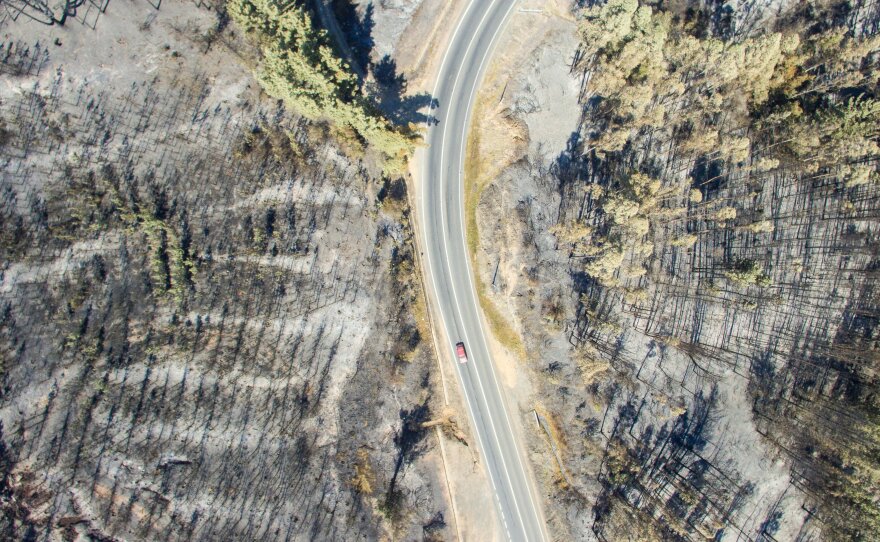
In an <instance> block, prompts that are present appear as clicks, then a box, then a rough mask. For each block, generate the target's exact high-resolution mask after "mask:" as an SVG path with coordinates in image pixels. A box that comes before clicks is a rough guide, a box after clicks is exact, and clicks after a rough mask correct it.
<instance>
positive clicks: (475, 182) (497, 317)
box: [464, 100, 526, 359]
mask: <svg viewBox="0 0 880 542" xmlns="http://www.w3.org/2000/svg"><path fill="white" fill-rule="evenodd" d="M484 109H485V108H484V106H483V104H481V103H480V102H479V100H478V101H477V103H476V104H475V105H474V112H473V116H472V118H473V119H479V118H482V112H483V110H484ZM487 169H488V167H487V164H485V163H484V161H483V160H482V159H481V157H480V128H479V126H478V125H477V123H476V122H473V123H472V124H471V126H470V129H469V131H468V140H467V152H466V155H465V162H464V215H465V231H466V234H467V247H468V252H469V253H470V258H471V265H472V267H473V269H475V270H476V269H478V267H477V248H478V247H479V244H480V230H479V226H478V225H477V205H478V204H479V202H480V194H482V193H483V189H485V188H486V186H488V185H489V183H490V182H491V180H492V176H491V175H489V174H488V173H487ZM474 284H475V286H476V289H477V296H478V297H479V299H480V306H481V307H482V308H483V314H484V315H485V316H486V320H488V322H489V326H490V327H491V328H492V333H493V334H494V335H495V338H496V339H498V341H499V342H500V343H501V344H502V345H504V347H506V348H507V349H509V350H510V351H511V352H513V353H514V354H515V355H516V356H518V357H519V359H525V357H526V350H525V346H524V345H523V341H522V337H520V335H519V333H517V331H516V330H515V329H514V328H513V326H512V325H511V324H510V322H509V321H508V320H507V318H506V317H505V316H504V315H503V314H502V313H501V311H500V310H499V309H498V307H497V306H496V305H495V304H494V303H493V302H492V300H491V299H489V296H488V294H487V292H486V285H485V284H483V280H482V278H481V277H480V273H479V272H478V271H475V272H474Z"/></svg>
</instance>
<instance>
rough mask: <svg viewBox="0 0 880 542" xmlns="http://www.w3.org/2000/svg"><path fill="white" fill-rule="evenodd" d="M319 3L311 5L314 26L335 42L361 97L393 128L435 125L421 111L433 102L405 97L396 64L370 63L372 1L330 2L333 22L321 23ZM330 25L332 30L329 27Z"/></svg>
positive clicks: (434, 102) (319, 0) (387, 61)
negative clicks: (358, 80) (354, 76)
mask: <svg viewBox="0 0 880 542" xmlns="http://www.w3.org/2000/svg"><path fill="white" fill-rule="evenodd" d="M322 1H324V0H312V2H311V3H312V5H313V8H314V10H315V13H316V15H318V17H316V19H315V23H316V24H320V25H321V26H322V27H324V29H325V30H327V32H328V34H329V37H330V38H331V39H332V40H333V41H334V42H336V46H337V49H338V50H339V51H340V53H341V54H342V55H343V56H344V57H346V60H348V61H349V62H350V63H351V64H352V67H353V69H354V71H355V72H358V75H359V76H360V77H362V81H361V84H362V85H363V87H364V88H363V90H364V94H365V95H366V96H367V98H369V100H370V101H371V102H372V104H373V106H374V107H375V108H376V109H377V110H378V111H380V112H381V113H382V114H383V115H384V116H385V118H387V119H388V120H389V121H390V122H391V123H392V124H394V125H395V126H401V127H407V126H409V125H410V124H418V123H422V122H424V123H427V124H429V125H433V124H437V119H436V118H435V117H433V116H432V115H430V113H426V112H424V109H425V108H428V111H430V110H432V109H435V108H436V107H437V106H438V103H437V100H435V99H434V98H432V97H431V95H430V94H428V93H426V92H423V93H420V94H415V95H408V96H407V95H406V92H407V81H406V78H405V77H404V76H403V75H402V74H400V73H398V72H397V63H396V62H395V61H394V59H392V58H391V56H390V55H385V56H384V57H382V59H381V60H379V61H378V62H375V63H374V62H373V60H372V56H373V52H374V49H375V45H376V43H375V40H374V39H373V28H374V27H375V24H376V23H375V21H374V8H373V2H369V3H368V4H367V5H366V7H364V8H363V9H359V7H358V3H357V2H356V1H355V0H331V1H330V2H327V4H329V6H330V7H331V8H332V16H333V18H334V19H335V21H325V20H324V19H322V14H323V15H326V14H327V11H328V10H326V9H324V11H323V12H322V6H326V5H327V4H322ZM334 24H335V25H336V27H337V28H336V29H334V28H331V26H333V25H334ZM335 30H338V31H335ZM340 34H341V35H340ZM340 40H344V43H339V41H340Z"/></svg>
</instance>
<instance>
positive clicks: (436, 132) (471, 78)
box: [417, 0, 547, 541]
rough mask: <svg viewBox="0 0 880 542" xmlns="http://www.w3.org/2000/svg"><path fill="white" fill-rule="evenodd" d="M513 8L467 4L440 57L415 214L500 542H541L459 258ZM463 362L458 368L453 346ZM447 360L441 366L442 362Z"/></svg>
mask: <svg viewBox="0 0 880 542" xmlns="http://www.w3.org/2000/svg"><path fill="white" fill-rule="evenodd" d="M516 4H517V2H516V0H472V1H471V3H470V5H469V6H468V7H467V9H466V11H465V13H464V15H463V16H462V18H461V20H460V21H459V23H457V27H456V29H455V30H454V34H453V36H452V38H451V41H450V44H449V48H448V49H447V51H446V53H445V56H444V59H443V62H442V65H441V67H440V73H439V75H438V78H437V85H436V87H435V90H434V93H433V97H434V98H435V99H436V100H437V102H438V104H439V107H438V108H437V109H436V110H435V111H434V113H433V114H434V116H435V117H436V118H437V119H438V121H439V123H438V124H437V125H435V126H433V127H431V128H429V130H428V133H427V143H428V147H427V149H426V150H425V151H424V154H423V156H422V166H423V170H422V172H421V173H422V182H421V190H420V198H419V201H418V203H417V212H418V213H419V215H420V217H419V218H420V222H421V224H422V230H423V235H424V239H423V250H424V258H423V263H424V264H425V268H426V275H427V283H428V288H429V289H432V290H433V292H431V295H432V296H433V299H434V300H435V302H436V305H435V306H436V307H438V308H439V314H438V315H436V316H439V318H436V317H435V320H434V321H435V323H436V324H437V325H438V326H443V327H444V328H445V332H446V333H445V335H446V339H447V342H448V344H445V345H441V346H443V347H446V348H445V349H444V351H442V352H441V353H440V354H441V356H443V357H444V359H443V361H444V362H446V363H447V365H446V367H451V368H454V370H455V371H456V372H457V374H458V377H459V383H460V384H461V389H462V392H463V394H464V396H465V399H466V402H467V406H468V410H469V411H470V416H471V421H472V422H473V428H474V430H475V432H476V436H477V439H478V445H479V449H480V451H481V452H482V453H481V458H482V460H483V464H484V466H485V467H486V469H487V471H488V474H489V479H490V481H491V483H492V490H493V494H494V495H495V504H496V506H497V508H498V512H499V514H498V515H499V517H500V518H501V523H502V525H501V532H502V533H506V535H507V537H508V538H509V539H510V540H515V541H520V540H530V541H532V540H534V541H538V540H541V541H543V540H546V539H547V538H546V536H545V533H544V523H543V520H542V518H543V516H542V514H541V509H540V503H539V502H538V499H537V497H536V495H535V493H534V491H533V488H532V487H531V485H530V478H529V476H528V473H527V470H526V469H527V468H528V465H527V463H526V461H525V460H524V458H523V457H522V454H521V448H520V447H519V445H518V443H517V439H516V434H515V433H514V431H513V429H512V426H511V423H510V418H511V417H512V416H517V415H519V414H518V413H517V412H516V410H509V409H508V406H507V403H506V402H505V400H504V396H503V394H502V392H501V387H500V386H499V383H498V378H497V377H496V375H495V369H494V364H493V361H492V357H491V355H490V351H489V348H488V346H487V342H486V337H485V333H484V329H483V322H482V320H481V317H480V310H479V305H478V301H477V295H476V292H475V289H474V284H473V281H472V274H471V269H470V263H469V261H468V255H467V245H466V241H465V225H464V193H463V186H462V172H463V167H464V156H465V144H466V141H467V132H468V123H469V121H470V112H471V108H472V105H473V101H474V98H475V96H476V90H477V87H478V85H479V83H480V79H481V77H482V75H483V71H484V69H485V68H486V65H487V64H488V62H489V56H490V55H491V52H492V47H493V44H494V42H495V40H496V38H497V36H498V35H499V34H500V32H501V31H502V29H503V28H504V25H505V23H506V21H507V19H508V17H509V16H510V14H511V13H512V12H513V10H514V9H515V6H516ZM458 341H462V342H464V344H465V346H466V348H467V352H468V358H469V362H468V363H467V364H459V363H457V362H456V357H455V343H456V342H458ZM447 360H448V361H447Z"/></svg>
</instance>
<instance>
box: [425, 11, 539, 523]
mask: <svg viewBox="0 0 880 542" xmlns="http://www.w3.org/2000/svg"><path fill="white" fill-rule="evenodd" d="M495 2H496V0H492V3H491V4H490V5H489V8H488V9H487V10H486V13H485V14H484V15H483V17H482V19H481V20H480V23H479V24H478V25H477V29H479V28H482V27H483V25H484V23H485V22H486V18H487V17H488V16H489V14H490V13H491V11H492V8H493V7H494V5H495ZM515 5H516V1H515V0H514V1H513V2H511V4H510V7H508V9H507V11H506V12H505V14H504V17H503V18H502V24H501V25H500V26H499V27H498V28H497V29H496V30H495V32H494V33H493V34H492V37H491V38H490V40H489V46H488V48H487V49H486V51H485V52H484V54H483V57H482V59H481V62H480V66H479V68H478V69H477V79H476V80H475V81H474V85H473V87H472V88H471V93H470V96H469V99H468V104H467V105H468V107H467V108H466V114H465V122H464V126H463V127H462V130H463V132H462V140H461V141H462V149H464V146H465V141H466V140H465V139H464V138H465V136H466V132H467V128H468V126H469V122H468V121H469V119H470V113H471V111H470V108H471V104H472V103H473V95H474V93H475V91H476V87H477V84H478V83H479V82H480V79H481V77H480V75H481V74H482V72H483V66H484V65H485V62H486V59H487V58H488V57H489V51H490V50H491V49H492V46H493V45H494V43H495V40H496V38H497V37H498V34H499V33H500V32H501V30H502V29H503V28H504V23H505V22H506V20H507V18H508V17H509V16H510V12H511V11H512V10H513V7H514V6H515ZM478 35H479V33H477V34H475V35H474V36H472V37H471V40H470V42H469V43H468V46H467V47H466V48H465V54H464V56H465V57H467V55H468V53H469V52H470V51H471V49H472V48H473V45H474V41H475V40H476V38H477V36H478ZM463 69H464V64H462V65H461V66H459V69H458V72H457V74H456V76H455V80H454V81H453V85H452V91H451V92H450V96H454V95H455V89H456V88H457V87H458V82H459V80H460V78H461V72H462V70H463ZM448 126H449V123H448V122H447V123H444V126H443V132H442V135H441V147H440V166H441V169H442V166H443V162H444V156H445V152H446V146H445V142H446V133H447V131H446V129H447V128H448ZM461 158H462V160H463V159H464V154H463V153H462V154H461ZM460 165H461V164H459V168H458V170H459V174H458V188H459V192H461V187H462V175H461V167H460ZM445 202H446V198H445V197H441V200H440V206H441V209H440V217H441V223H442V225H443V229H444V231H445V230H446V220H445V218H446V213H445V211H444V208H445ZM459 217H462V210H461V207H459ZM460 220H462V225H463V219H462V218H460ZM462 235H463V236H464V235H465V233H464V229H462ZM463 240H464V241H465V244H464V245H463V246H464V247H466V246H467V244H466V243H467V240H466V239H463ZM443 253H444V256H445V257H446V267H447V270H448V272H449V277H450V283H449V285H450V288H451V289H452V297H453V299H454V300H455V307H456V309H457V311H458V313H459V314H463V311H462V310H461V304H460V303H459V301H458V294H457V292H456V289H455V281H454V280H452V277H453V276H454V275H453V273H452V267H451V262H450V260H449V250H448V246H447V244H446V243H444V244H443ZM465 264H466V267H467V270H468V277H470V276H471V274H470V273H471V269H470V263H469V261H468V255H467V249H466V248H465ZM469 282H470V283H471V285H472V281H469ZM471 292H473V288H471ZM474 301H476V300H475V299H474ZM479 314H480V313H479V309H478V310H477V311H476V316H477V319H478V321H479ZM462 327H463V329H462V330H461V332H462V335H464V339H465V341H467V342H468V343H469V344H471V341H470V338H469V336H468V332H467V329H466V328H464V326H462ZM481 327H482V325H481ZM481 335H482V331H481ZM483 347H484V348H485V350H486V352H488V351H489V349H488V348H487V347H486V345H485V341H484V343H483ZM489 358H490V364H491V363H492V362H491V355H490V356H489ZM474 372H475V373H476V375H477V384H478V385H479V387H480V391H481V392H482V394H483V401H484V403H485V405H486V411H487V412H486V414H487V415H486V416H485V417H486V418H487V419H488V420H489V426H490V427H491V429H492V434H493V436H494V437H495V442H496V443H497V444H498V446H497V448H498V457H499V458H500V459H501V468H502V469H503V470H504V475H505V477H506V478H507V482H508V483H507V485H508V486H509V487H510V488H511V491H510V497H511V499H512V500H513V506H514V508H515V510H516V515H517V519H518V520H519V524H520V526H521V527H522V530H523V534H524V535H526V536H527V532H528V529H527V528H526V525H525V521H524V520H523V515H522V511H521V510H520V506H519V501H518V499H517V498H516V491H515V490H514V487H513V483H512V478H511V477H510V472H509V471H508V469H507V461H506V459H505V454H504V450H503V449H502V447H501V445H500V443H501V441H500V439H499V438H498V430H497V429H496V427H495V422H494V420H493V418H492V412H491V409H490V408H489V404H488V402H487V401H486V390H485V388H484V387H483V382H482V379H481V378H480V373H479V370H478V369H476V368H474ZM491 372H493V377H494V371H491ZM459 376H461V375H459ZM495 386H496V391H497V392H498V393H499V399H500V400H501V407H502V410H505V409H504V406H505V403H504V398H503V396H502V395H501V394H500V389H499V388H498V384H497V381H496V383H495ZM504 416H505V421H506V423H507V426H508V430H510V420H509V418H507V412H506V411H505V412H504ZM514 451H515V454H514V455H515V456H516V459H517V463H518V464H519V468H520V473H521V474H523V475H525V472H524V470H523V466H522V462H521V461H520V458H519V450H518V447H517V446H516V443H515V441H514ZM490 478H491V473H490ZM523 482H524V483H525V484H526V490H527V491H526V493H527V494H528V498H529V501H530V504H531V506H532V508H533V509H534V508H535V504H534V499H533V496H532V494H531V493H532V492H531V488H530V487H529V480H528V478H527V477H525V478H524V480H523ZM501 515H502V520H503V516H504V510H503V507H502V510H501ZM536 519H540V518H536ZM538 530H539V534H540V536H541V540H543V539H544V533H543V529H542V527H541V525H540V521H539V522H538ZM508 536H509V533H508Z"/></svg>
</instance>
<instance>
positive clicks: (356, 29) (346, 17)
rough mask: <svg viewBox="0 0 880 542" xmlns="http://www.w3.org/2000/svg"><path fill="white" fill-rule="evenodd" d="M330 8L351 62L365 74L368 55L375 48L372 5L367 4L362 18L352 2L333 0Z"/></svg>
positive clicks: (368, 59)
mask: <svg viewBox="0 0 880 542" xmlns="http://www.w3.org/2000/svg"><path fill="white" fill-rule="evenodd" d="M318 1H320V0H318ZM331 6H332V8H333V15H334V16H335V17H336V21H337V22H338V23H339V28H340V30H341V31H342V33H343V34H344V35H345V40H346V43H347V45H348V48H349V49H350V51H351V56H352V60H353V61H354V62H355V63H356V64H357V66H359V67H360V68H361V69H363V70H364V71H365V72H366V71H367V70H368V69H369V67H370V53H371V52H372V51H373V47H374V46H375V42H374V41H373V27H374V26H376V23H375V21H374V20H373V12H374V9H373V3H372V2H370V3H369V4H367V7H366V8H364V14H363V16H360V15H358V12H357V4H355V3H354V2H353V1H352V0H333V1H332V2H331Z"/></svg>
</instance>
